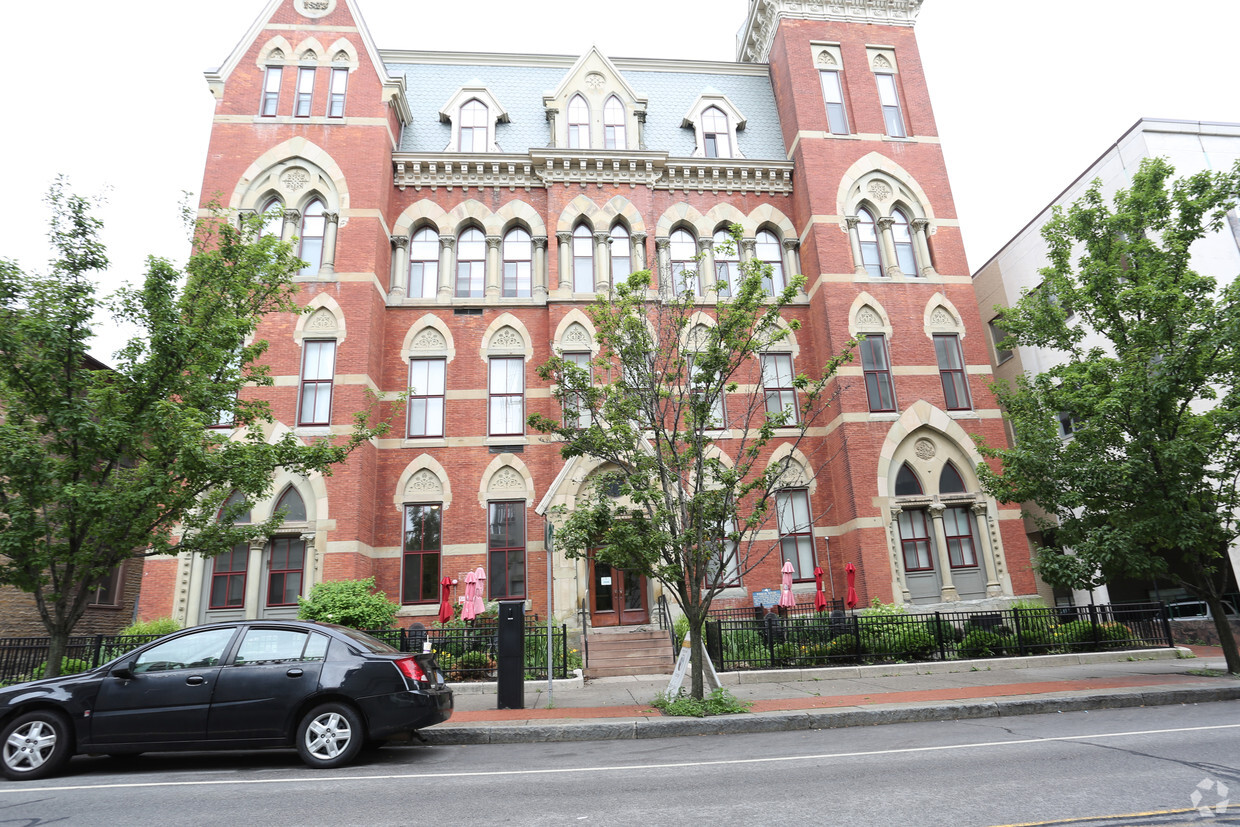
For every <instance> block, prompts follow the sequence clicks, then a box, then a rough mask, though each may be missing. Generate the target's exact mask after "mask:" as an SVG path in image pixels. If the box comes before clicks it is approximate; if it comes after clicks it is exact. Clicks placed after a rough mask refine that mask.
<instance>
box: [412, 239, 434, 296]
mask: <svg viewBox="0 0 1240 827" xmlns="http://www.w3.org/2000/svg"><path fill="white" fill-rule="evenodd" d="M438 292H439V233H438V232H436V231H435V228H434V227H430V226H426V227H422V228H420V229H418V230H415V231H414V233H413V237H412V238H411V239H410V240H409V291H408V293H407V295H408V296H409V298H411V299H433V298H435V296H436V295H437V294H438Z"/></svg>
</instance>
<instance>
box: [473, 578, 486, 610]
mask: <svg viewBox="0 0 1240 827" xmlns="http://www.w3.org/2000/svg"><path fill="white" fill-rule="evenodd" d="M474 581H475V582H477V584H478V588H477V589H475V590H474V614H482V613H483V612H485V611H486V610H487V599H486V597H484V596H483V595H485V594H486V593H487V590H486V587H485V586H484V585H483V584H484V583H486V582H487V573H486V571H485V570H484V569H483V568H482V566H479V567H478V568H476V569H474Z"/></svg>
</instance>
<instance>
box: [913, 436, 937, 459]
mask: <svg viewBox="0 0 1240 827" xmlns="http://www.w3.org/2000/svg"><path fill="white" fill-rule="evenodd" d="M913 453H914V454H916V455H917V458H918V459H921V460H931V459H934V455H935V454H936V453H938V449H937V448H936V446H935V444H934V440H932V439H927V438H926V437H922V438H921V439H919V440H917V442H916V443H915V444H914V445H913Z"/></svg>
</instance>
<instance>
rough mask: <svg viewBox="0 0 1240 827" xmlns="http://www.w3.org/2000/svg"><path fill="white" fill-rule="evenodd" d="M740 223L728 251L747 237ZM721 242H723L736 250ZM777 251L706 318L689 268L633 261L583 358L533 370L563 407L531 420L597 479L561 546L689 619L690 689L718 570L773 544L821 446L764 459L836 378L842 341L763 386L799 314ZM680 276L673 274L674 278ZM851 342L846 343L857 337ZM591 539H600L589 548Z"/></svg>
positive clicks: (748, 271)
mask: <svg viewBox="0 0 1240 827" xmlns="http://www.w3.org/2000/svg"><path fill="white" fill-rule="evenodd" d="M740 232H741V229H740V227H739V226H733V228H732V236H733V240H731V241H730V242H728V246H729V247H730V250H734V249H735V246H734V245H735V244H736V242H737V240H739V238H740ZM730 250H729V252H730ZM771 275H772V274H771V268H770V265H767V264H764V263H763V262H761V261H759V260H757V259H750V261H749V262H747V263H745V264H742V265H741V267H740V273H739V278H737V279H736V283H734V284H731V285H730V292H731V296H730V297H724V298H720V299H719V301H718V302H717V303H716V304H715V306H714V307H712V308H709V311H710V314H709V315H710V317H711V318H710V319H706V320H705V323H703V316H702V315H701V314H700V313H699V310H701V309H702V308H701V304H700V301H699V300H698V299H697V298H696V297H695V292H696V291H695V289H694V282H695V280H696V279H697V278H698V274H696V273H694V272H693V271H692V270H687V271H686V272H684V273H676V274H675V275H674V276H673V275H672V274H667V273H665V274H663V278H661V279H660V284H659V286H658V287H657V288H653V287H652V278H651V274H650V272H649V271H640V272H637V273H634V274H633V275H632V276H630V277H629V278H628V279H627V281H625V282H623V283H621V284H617V285H616V286H615V290H614V294H613V295H611V296H600V297H599V298H598V299H597V301H596V302H595V304H594V305H593V306H592V307H591V309H590V317H591V319H592V321H593V323H594V327H595V342H596V345H597V349H598V350H597V353H596V354H595V356H594V358H592V359H591V360H590V363H589V365H588V366H583V365H579V364H576V363H574V362H573V361H571V360H566V359H564V358H553V359H551V360H550V361H549V362H547V363H546V364H545V365H543V366H541V367H540V368H539V375H540V376H542V377H543V378H544V379H548V380H551V381H554V382H555V383H556V384H555V390H554V395H555V398H556V399H557V400H559V402H560V403H561V405H562V406H563V410H564V415H563V416H562V417H560V418H555V419H552V418H549V417H545V416H541V415H534V416H531V417H530V419H529V422H530V425H531V427H533V428H534V429H535V430H537V431H539V432H541V433H544V434H548V435H550V436H553V437H555V438H557V439H558V440H560V441H561V442H562V443H563V445H562V447H561V454H562V455H563V457H564V458H565V459H566V460H570V459H572V458H574V457H583V458H587V459H590V460H593V461H595V462H597V463H599V464H600V465H599V467H600V469H601V471H600V473H599V474H598V475H597V476H596V477H594V478H593V479H594V484H592V485H590V486H588V487H587V488H586V490H585V491H584V492H583V493H582V494H581V495H579V496H578V497H577V501H576V504H575V506H574V508H573V509H572V510H571V511H567V512H565V513H564V514H563V522H562V524H561V525H560V526H559V528H558V530H557V532H556V545H557V547H559V548H562V549H564V550H565V552H566V554H567V555H568V556H570V557H582V556H585V555H586V554H589V553H593V554H594V555H595V558H596V559H597V561H598V562H600V563H602V564H604V565H609V566H615V567H617V568H621V569H624V570H626V571H629V572H634V573H637V574H641V575H644V576H646V577H653V578H655V579H656V580H658V581H659V582H660V583H662V584H663V585H664V587H665V588H666V589H667V590H668V591H670V592H671V594H672V595H673V597H674V598H675V599H676V601H677V602H678V603H679V604H680V607H681V609H682V611H683V612H684V614H685V617H686V618H687V619H688V621H689V635H690V641H691V646H692V648H691V655H692V694H693V697H694V698H698V699H701V698H702V697H703V685H702V667H703V661H702V655H703V647H702V630H703V627H704V623H705V620H706V616H707V612H708V611H709V609H710V605H711V602H712V601H713V600H714V598H715V596H716V595H718V594H719V593H720V592H721V591H722V590H723V589H724V588H725V586H726V581H727V580H728V579H729V578H728V577H727V575H726V574H725V573H727V572H731V573H733V574H734V575H735V576H741V577H743V576H744V575H745V574H746V573H748V572H749V571H752V570H753V569H754V568H755V567H756V566H757V565H758V564H759V563H761V562H762V560H763V559H765V558H766V557H767V556H768V555H770V554H771V553H772V552H774V553H775V554H776V555H777V556H778V551H777V550H776V549H777V548H778V545H777V544H776V543H772V542H769V541H768V542H766V543H759V542H756V540H755V534H756V533H757V532H758V531H759V529H761V528H762V527H763V526H764V525H767V524H768V522H769V518H770V517H771V516H772V512H773V511H774V510H775V507H774V500H775V496H776V494H777V492H778V490H779V489H780V488H783V487H786V486H788V485H789V483H790V482H792V481H791V480H790V479H789V474H790V473H796V474H800V475H802V478H800V479H798V480H797V481H796V482H795V483H794V484H805V483H807V482H808V481H809V479H810V478H812V476H813V475H814V474H815V472H816V470H817V469H818V468H821V467H822V466H823V465H824V464H825V463H826V461H827V457H826V456H824V455H823V452H825V451H826V450H827V449H826V448H825V447H822V445H821V442H819V443H818V444H817V445H816V447H815V449H814V450H811V451H810V452H809V457H808V459H809V461H810V463H812V467H810V468H798V469H797V470H795V472H794V469H793V466H791V465H787V464H784V463H782V462H775V463H771V462H770V460H771V456H772V451H773V449H774V448H775V445H773V444H772V443H778V444H780V445H784V444H786V445H788V446H789V447H791V448H793V449H799V448H801V447H802V446H803V443H804V440H805V434H806V432H807V430H808V429H809V428H810V427H811V426H812V425H813V424H814V423H815V422H816V421H817V419H818V417H819V415H820V414H821V413H822V411H823V410H824V409H825V408H826V407H827V406H828V405H829V404H830V403H831V402H832V400H833V394H832V393H831V392H830V391H829V388H828V386H829V383H830V381H831V378H832V377H833V376H834V374H835V371H836V369H837V368H838V367H839V365H840V364H841V363H842V362H843V361H845V360H847V359H848V358H849V357H850V353H849V351H848V350H846V351H845V352H844V353H842V354H840V355H839V356H837V357H835V358H833V359H832V360H831V361H829V362H828V363H827V364H826V365H825V366H824V367H823V368H822V369H821V370H820V371H818V375H817V376H816V377H814V378H810V377H808V376H806V375H805V374H801V375H797V376H795V377H794V378H792V380H791V383H790V384H791V386H792V387H794V388H795V390H796V394H795V397H796V399H795V402H794V401H793V400H792V395H791V394H786V395H784V396H782V397H781V396H779V395H778V394H775V395H768V394H767V393H765V392H764V390H763V382H762V379H761V368H760V361H759V360H760V357H761V355H762V354H763V353H764V352H766V351H767V350H769V349H771V348H772V347H774V348H775V350H779V343H780V342H783V341H785V340H786V339H787V338H788V337H789V336H790V335H791V332H792V331H793V330H796V329H797V327H798V324H797V322H796V321H795V320H791V321H788V322H786V323H785V322H784V321H783V319H782V318H781V314H782V311H783V309H784V307H785V306H786V305H787V304H788V303H789V302H792V301H794V300H795V297H796V296H797V293H798V291H799V290H800V288H801V287H802V286H803V285H804V278H803V277H801V276H797V277H795V278H794V279H791V280H790V283H789V284H788V285H787V286H786V287H784V288H783V289H782V290H780V291H778V293H777V295H775V296H774V297H770V296H768V295H767V292H766V290H764V286H763V283H764V281H765V282H766V283H767V284H768V285H769V284H770V280H771ZM673 279H674V280H675V284H674V288H673ZM850 347H851V345H850ZM591 550H593V552H592V551H591Z"/></svg>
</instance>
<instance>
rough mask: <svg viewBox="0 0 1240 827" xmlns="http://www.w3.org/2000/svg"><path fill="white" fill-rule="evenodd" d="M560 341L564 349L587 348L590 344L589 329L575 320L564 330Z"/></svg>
mask: <svg viewBox="0 0 1240 827" xmlns="http://www.w3.org/2000/svg"><path fill="white" fill-rule="evenodd" d="M561 341H562V343H563V345H564V347H565V349H568V348H583V347H584V348H589V347H590V345H591V340H590V333H589V331H587V330H586V329H585V328H584V327H582V326H581V325H580V324H577V323H576V322H574V323H573V324H572V325H571V326H570V327H569V328H568V330H566V331H565V332H564V338H563V339H562V340H561Z"/></svg>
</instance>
